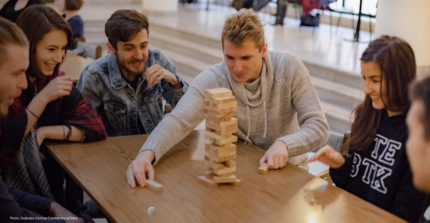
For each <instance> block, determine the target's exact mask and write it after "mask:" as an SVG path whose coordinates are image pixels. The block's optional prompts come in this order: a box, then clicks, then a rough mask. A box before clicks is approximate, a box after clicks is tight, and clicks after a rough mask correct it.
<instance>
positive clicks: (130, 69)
mask: <svg viewBox="0 0 430 223" xmlns="http://www.w3.org/2000/svg"><path fill="white" fill-rule="evenodd" d="M105 33H106V36H107V37H108V40H109V42H108V43H107V47H108V49H109V54H108V55H106V56H104V57H102V58H99V59H98V60H96V61H94V62H92V63H90V64H88V66H87V67H86V68H85V69H84V70H83V71H82V74H81V77H80V78H79V81H78V84H77V88H78V89H79V90H80V91H81V92H82V95H83V96H84V98H86V99H88V100H89V101H90V102H91V104H92V106H93V108H94V110H96V111H97V112H98V113H99V115H100V116H101V117H102V119H103V123H104V125H105V127H106V131H107V134H108V136H123V135H136V134H150V133H151V132H152V131H153V130H154V128H155V127H156V126H157V125H158V123H159V122H160V121H161V120H162V119H163V117H164V113H163V103H162V99H163V98H164V99H166V101H167V102H168V103H169V104H170V105H171V106H172V107H175V106H176V104H177V103H178V101H179V99H181V98H182V96H183V95H184V94H185V92H186V91H187V89H188V83H187V82H186V81H185V80H184V79H182V78H181V77H179V76H178V75H177V73H176V67H175V65H174V64H173V63H172V61H170V60H169V59H168V58H167V57H166V56H165V55H164V54H163V53H162V52H161V51H160V50H157V49H148V35H149V23H148V18H147V17H146V16H145V15H143V14H141V13H139V12H137V11H135V10H118V11H116V12H115V13H113V14H112V16H111V17H110V18H109V19H108V21H107V22H106V25H105Z"/></svg>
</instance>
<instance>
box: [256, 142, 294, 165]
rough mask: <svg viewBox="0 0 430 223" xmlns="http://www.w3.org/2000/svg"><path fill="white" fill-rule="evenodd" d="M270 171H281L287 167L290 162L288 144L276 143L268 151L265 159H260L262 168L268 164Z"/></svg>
mask: <svg viewBox="0 0 430 223" xmlns="http://www.w3.org/2000/svg"><path fill="white" fill-rule="evenodd" d="M266 162H267V165H268V166H269V168H270V169H280V168H282V167H284V166H285V165H287V162H288V149H287V144H285V143H284V142H282V141H276V142H275V143H273V145H272V146H271V147H270V148H269V150H267V151H266V154H264V156H263V158H261V159H260V166H261V165H263V163H266Z"/></svg>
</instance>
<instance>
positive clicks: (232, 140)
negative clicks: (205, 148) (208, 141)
mask: <svg viewBox="0 0 430 223" xmlns="http://www.w3.org/2000/svg"><path fill="white" fill-rule="evenodd" d="M234 142H237V136H233V135H232V136H230V138H228V139H222V140H216V144H218V145H221V146H222V145H225V144H230V143H234Z"/></svg>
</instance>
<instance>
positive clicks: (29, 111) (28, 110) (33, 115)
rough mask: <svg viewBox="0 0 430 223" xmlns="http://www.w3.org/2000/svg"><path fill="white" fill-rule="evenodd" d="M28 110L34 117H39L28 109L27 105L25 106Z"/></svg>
mask: <svg viewBox="0 0 430 223" xmlns="http://www.w3.org/2000/svg"><path fill="white" fill-rule="evenodd" d="M25 109H26V110H27V111H28V112H30V114H32V115H33V116H34V117H36V118H37V119H39V117H38V116H37V115H35V114H34V113H33V112H32V111H30V109H28V107H26V108H25Z"/></svg>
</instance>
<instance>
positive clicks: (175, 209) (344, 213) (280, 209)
mask: <svg viewBox="0 0 430 223" xmlns="http://www.w3.org/2000/svg"><path fill="white" fill-rule="evenodd" d="M146 138H147V135H138V136H123V137H112V138H108V139H107V140H105V141H102V142H95V143H88V144H82V143H56V144H49V148H50V151H51V153H52V154H53V155H54V157H55V158H56V159H57V161H58V162H59V163H60V164H61V165H62V166H63V167H64V169H65V170H66V171H67V172H68V173H69V174H70V176H72V178H73V179H74V180H75V181H76V182H77V183H78V185H79V186H80V187H81V188H83V189H84V190H85V191H86V192H87V193H88V194H89V195H90V196H91V197H92V198H93V199H94V200H95V201H96V202H97V203H98V204H100V206H101V209H102V210H103V212H104V213H105V214H106V216H107V217H108V218H109V219H110V220H112V221H113V222H121V223H127V222H133V223H134V222H233V221H234V222H330V223H331V222H390V223H394V222H404V221H402V220H401V219H399V218H397V217H395V216H394V215H392V214H390V213H388V212H386V211H384V210H382V209H380V208H378V207H376V206H374V205H372V204H370V203H368V202H366V201H364V200H361V199H359V198H357V197H355V196H354V195H351V194H349V193H348V192H346V191H344V190H342V189H339V188H337V187H334V186H331V185H328V184H327V182H325V181H324V180H321V179H319V178H316V177H314V176H313V175H311V174H309V173H307V172H306V171H304V170H302V169H299V168H297V167H295V166H292V165H290V164H288V165H287V166H286V167H284V168H283V169H281V170H269V172H268V173H267V174H266V175H261V174H258V173H257V172H258V167H259V163H258V161H259V159H260V158H261V157H262V156H263V155H264V150H262V149H259V148H257V147H255V146H253V145H250V144H247V145H243V142H238V143H237V160H236V163H237V172H236V175H237V176H238V177H239V179H241V180H242V185H241V186H238V187H235V186H230V185H221V186H219V187H217V188H209V187H207V186H204V185H202V184H200V183H198V182H197V177H198V176H202V175H203V173H204V171H205V164H204V161H203V158H204V155H203V154H204V131H202V130H200V131H193V132H192V133H191V134H190V135H189V136H187V137H186V138H185V139H184V140H183V141H182V142H180V143H178V144H177V145H176V146H175V147H174V148H172V149H171V150H170V151H169V152H168V153H167V154H166V155H165V156H163V157H162V158H161V160H160V161H159V163H158V164H157V165H156V166H155V173H156V182H158V183H160V184H162V185H163V186H164V191H163V192H162V193H156V192H154V191H152V190H150V189H149V188H136V189H132V188H130V187H129V186H128V185H127V180H126V174H125V172H126V170H127V167H128V165H129V164H130V162H131V161H132V160H133V159H134V158H135V157H136V155H137V153H138V151H139V149H140V148H141V146H142V145H143V143H144V142H145V140H146ZM149 207H155V208H156V209H157V214H156V215H154V216H151V215H149V214H148V208H149Z"/></svg>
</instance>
